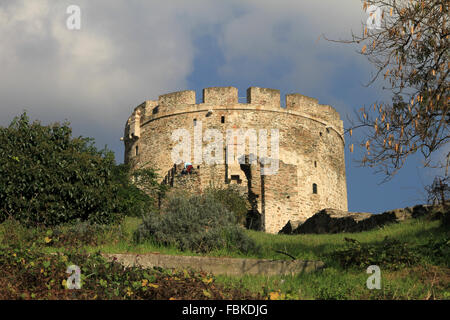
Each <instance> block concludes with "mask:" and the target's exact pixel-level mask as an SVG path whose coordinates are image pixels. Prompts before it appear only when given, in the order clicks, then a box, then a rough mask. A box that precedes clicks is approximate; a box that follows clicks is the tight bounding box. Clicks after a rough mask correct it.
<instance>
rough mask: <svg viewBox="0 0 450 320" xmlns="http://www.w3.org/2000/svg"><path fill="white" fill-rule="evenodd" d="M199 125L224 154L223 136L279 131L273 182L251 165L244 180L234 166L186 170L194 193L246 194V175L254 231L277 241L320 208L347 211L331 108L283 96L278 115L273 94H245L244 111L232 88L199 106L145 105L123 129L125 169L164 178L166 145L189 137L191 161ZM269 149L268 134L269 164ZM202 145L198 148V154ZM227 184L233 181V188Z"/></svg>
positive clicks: (167, 99) (184, 95)
mask: <svg viewBox="0 0 450 320" xmlns="http://www.w3.org/2000/svg"><path fill="white" fill-rule="evenodd" d="M200 121H201V123H202V131H203V133H204V131H205V130H206V129H208V128H214V129H217V130H219V131H220V132H221V133H222V134H223V137H224V148H225V147H226V139H225V137H226V130H227V129H239V128H242V129H244V130H246V129H255V130H256V132H258V130H259V129H265V130H267V131H268V132H270V129H279V136H280V143H279V160H280V161H279V170H278V173H277V174H275V175H260V170H261V168H260V167H259V166H260V165H259V163H258V164H253V165H251V166H250V167H249V170H247V173H246V172H244V171H243V170H242V168H241V166H240V165H239V164H229V165H225V164H224V165H212V166H208V165H206V164H204V163H199V164H197V163H193V165H194V167H195V168H196V169H198V180H199V183H198V184H199V185H198V188H199V190H204V188H206V187H207V186H208V185H210V184H211V183H212V184H215V185H219V186H225V185H226V184H227V183H239V184H240V185H241V186H246V187H247V186H248V185H249V181H248V179H247V176H249V172H250V173H251V174H250V176H251V181H250V186H251V190H249V191H250V192H252V193H253V194H254V195H255V199H256V209H257V210H258V212H259V213H261V217H262V230H264V231H266V232H270V233H277V232H278V231H279V230H280V229H281V228H282V227H283V226H284V225H285V224H286V223H287V222H288V221H289V220H306V219H307V218H308V217H310V216H312V215H313V214H314V213H316V212H318V211H319V210H321V209H324V208H335V209H340V210H347V186H346V177H345V160H344V135H343V134H344V130H343V123H342V121H341V120H340V117H339V114H338V113H337V112H336V111H335V110H334V108H332V107H331V106H327V105H320V104H319V103H318V101H317V100H316V99H313V98H309V97H306V96H303V95H301V94H289V95H286V108H282V107H281V106H280V92H279V90H274V89H265V88H258V87H251V88H249V89H248V90H247V103H239V102H238V90H237V89H236V88H234V87H214V88H206V89H204V90H203V102H202V103H199V104H197V103H196V97H195V91H181V92H174V93H169V94H165V95H162V96H160V97H159V99H158V100H155V101H146V102H144V103H142V104H141V105H139V106H138V107H136V108H135V110H134V112H133V114H132V116H131V117H130V118H129V119H128V121H127V123H126V128H125V137H124V142H125V162H126V163H130V164H131V165H132V167H133V168H141V167H151V168H155V169H157V170H158V172H159V174H160V176H161V177H163V178H164V177H165V176H166V175H167V174H168V172H169V171H170V170H172V168H173V167H174V163H173V162H172V159H171V152H172V148H173V147H174V146H175V145H177V144H178V142H173V141H172V138H171V137H172V132H173V131H174V130H176V129H180V128H184V129H187V130H189V132H190V134H191V155H192V157H193V155H194V147H193V139H194V127H195V126H194V122H195V125H199V123H200ZM222 121H223V123H222ZM197 130H198V127H197ZM270 141H271V140H270V133H269V137H268V148H269V150H268V155H269V156H270V154H271V151H270ZM258 142H259V139H258ZM208 143H209V142H203V150H204V149H205V147H206V146H207V145H208ZM247 144H248V141H247ZM228 147H229V148H230V147H232V146H228ZM246 152H248V145H247V147H246ZM235 153H236V150H235ZM224 154H225V153H224ZM191 162H193V161H191ZM232 176H234V178H236V176H239V180H240V181H237V180H235V179H232ZM313 184H316V185H317V194H314V193H313Z"/></svg>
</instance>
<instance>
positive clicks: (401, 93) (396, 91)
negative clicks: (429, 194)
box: [337, 0, 450, 180]
mask: <svg viewBox="0 0 450 320" xmlns="http://www.w3.org/2000/svg"><path fill="white" fill-rule="evenodd" d="M371 7H372V8H376V7H378V8H379V9H380V10H381V11H379V12H375V13H374V14H378V15H380V12H381V15H382V16H381V22H382V23H381V27H380V28H374V29H371V28H370V27H369V28H368V27H367V26H363V32H362V35H355V34H352V40H350V41H337V42H344V43H356V44H359V45H361V46H362V49H361V51H360V54H361V55H363V56H365V57H367V58H368V60H369V62H370V63H371V64H372V65H373V66H375V68H376V73H375V75H374V76H373V78H372V79H371V81H370V82H369V84H368V85H371V84H372V83H374V82H375V81H376V80H377V79H379V78H380V77H384V81H385V82H387V86H386V87H384V89H387V90H389V91H390V93H391V94H392V101H390V102H375V103H374V104H373V112H372V110H371V108H372V105H370V106H369V107H368V108H366V107H363V108H361V109H360V112H361V113H360V114H358V119H357V121H356V123H354V124H353V125H352V128H350V129H349V130H348V131H349V132H350V134H351V133H352V129H355V128H366V129H367V131H366V132H365V133H364V134H363V141H362V142H361V146H362V147H365V148H366V151H367V153H366V154H365V155H364V157H363V158H362V164H363V165H369V166H375V167H378V169H379V171H381V172H384V173H385V176H386V180H388V179H389V178H390V177H392V176H393V175H394V174H395V173H396V172H397V171H398V170H399V169H400V168H402V167H403V165H404V163H405V161H406V159H407V157H408V156H410V155H411V154H414V153H416V152H418V151H420V152H421V153H422V154H423V156H424V158H425V160H427V162H426V165H431V164H430V159H431V158H430V156H431V154H434V153H436V151H438V150H444V146H445V145H446V144H447V143H448V141H449V137H450V136H449V131H448V130H449V129H448V125H449V123H450V114H449V107H448V98H449V97H448V93H449V92H450V90H449V66H450V64H449V62H448V57H449V47H450V44H449V21H448V20H449V19H448V13H449V2H448V1H441V0H414V1H396V0H369V1H364V7H363V8H364V9H369V8H371ZM372 18H373V16H372ZM378 18H380V17H378ZM351 150H353V145H351ZM443 156H444V157H446V158H447V163H448V160H449V159H450V153H448V154H444V155H443ZM442 160H444V159H439V161H438V163H437V164H434V165H439V166H441V167H444V166H445V163H444V162H445V161H444V162H442Z"/></svg>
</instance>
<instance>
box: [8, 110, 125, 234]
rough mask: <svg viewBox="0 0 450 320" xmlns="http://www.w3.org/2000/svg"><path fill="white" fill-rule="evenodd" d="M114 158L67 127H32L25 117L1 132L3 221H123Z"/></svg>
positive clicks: (25, 115) (37, 125)
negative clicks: (73, 135)
mask: <svg viewBox="0 0 450 320" xmlns="http://www.w3.org/2000/svg"><path fill="white" fill-rule="evenodd" d="M114 168H115V161H114V155H113V153H112V152H111V151H109V150H107V149H106V148H105V149H104V150H100V151H99V150H97V149H96V148H95V147H94V145H93V140H92V139H89V138H82V137H78V138H72V130H71V128H70V127H69V124H68V123H64V124H63V125H59V124H57V123H56V124H52V125H48V126H43V125H41V124H40V123H39V122H37V121H35V122H33V123H30V121H29V118H28V116H27V114H26V113H23V114H22V115H21V116H20V117H16V118H15V119H14V120H13V122H12V123H11V124H10V126H9V127H7V128H0V221H4V220H5V219H6V218H7V217H8V216H9V217H13V218H14V219H16V220H18V221H20V222H22V223H26V224H28V225H34V224H43V225H47V226H52V225H57V224H60V223H65V222H69V221H73V220H75V219H80V220H82V221H91V222H96V223H113V222H116V221H119V220H120V219H121V215H120V212H119V207H120V203H121V199H120V198H119V197H118V190H119V186H118V184H117V182H116V178H115V176H114V175H113V171H114Z"/></svg>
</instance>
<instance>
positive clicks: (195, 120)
mask: <svg viewBox="0 0 450 320" xmlns="http://www.w3.org/2000/svg"><path fill="white" fill-rule="evenodd" d="M196 125H197V119H194V127H195V126H196Z"/></svg>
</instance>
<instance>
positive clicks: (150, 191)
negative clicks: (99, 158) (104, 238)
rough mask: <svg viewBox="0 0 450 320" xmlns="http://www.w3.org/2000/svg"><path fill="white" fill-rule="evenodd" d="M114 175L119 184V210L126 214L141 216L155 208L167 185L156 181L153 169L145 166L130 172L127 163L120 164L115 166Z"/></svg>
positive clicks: (156, 176) (156, 177)
mask: <svg viewBox="0 0 450 320" xmlns="http://www.w3.org/2000/svg"><path fill="white" fill-rule="evenodd" d="M115 175H116V177H117V179H118V182H119V184H120V187H119V191H118V197H119V198H120V199H121V201H120V212H122V213H123V214H124V215H126V216H132V217H143V216H144V215H145V214H146V213H147V212H149V211H153V210H156V209H157V207H158V199H159V198H160V197H163V196H164V193H165V192H166V189H167V187H166V186H165V185H163V184H160V183H158V175H157V173H156V172H155V170H153V169H150V168H146V169H139V170H134V171H132V172H131V171H130V167H129V166H128V165H125V164H121V165H118V166H117V167H116V169H115Z"/></svg>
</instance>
